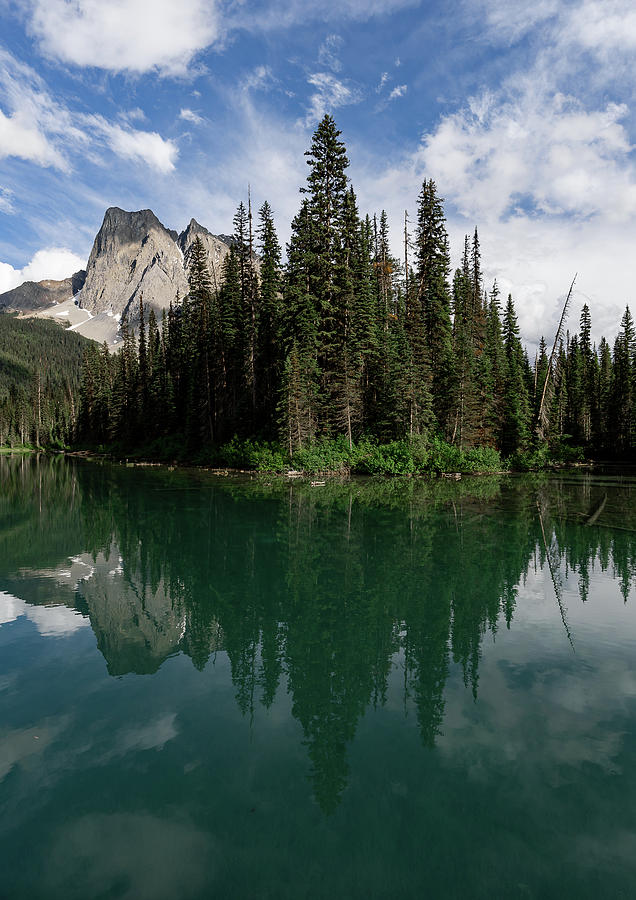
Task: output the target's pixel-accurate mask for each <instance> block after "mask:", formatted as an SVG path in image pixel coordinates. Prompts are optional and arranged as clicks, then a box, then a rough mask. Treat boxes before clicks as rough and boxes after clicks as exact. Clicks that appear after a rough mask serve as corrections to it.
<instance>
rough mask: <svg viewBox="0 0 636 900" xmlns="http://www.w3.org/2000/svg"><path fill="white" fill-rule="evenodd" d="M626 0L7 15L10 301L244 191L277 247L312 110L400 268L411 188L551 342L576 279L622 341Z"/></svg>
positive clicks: (77, 2) (43, 1)
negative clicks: (468, 238)
mask: <svg viewBox="0 0 636 900" xmlns="http://www.w3.org/2000/svg"><path fill="white" fill-rule="evenodd" d="M635 51H636V6H635V5H634V3H633V0H505V2H504V0H445V2H443V3H442V2H437V3H432V2H417V0H322V2H321V3H319V4H313V3H309V2H307V0H305V2H302V0H277V2H266V0H179V2H175V0H109V2H104V0H0V292H2V291H3V290H8V289H10V288H11V287H14V286H16V285H17V284H19V283H21V282H22V281H24V280H28V279H30V280H40V279H42V278H63V277H66V276H67V275H69V274H71V273H72V272H73V271H75V270H77V269H78V268H82V267H84V266H85V264H86V260H87V258H88V254H89V252H90V249H91V246H92V242H93V239H94V237H95V234H96V232H97V231H98V229H99V226H100V224H101V221H102V218H103V214H104V211H105V210H106V208H107V207H109V206H120V207H122V208H124V209H128V210H133V209H144V208H151V209H152V210H153V211H154V212H155V213H156V214H157V216H158V217H159V219H160V220H161V221H162V222H163V223H164V224H165V225H166V226H167V227H169V228H174V229H176V230H179V231H180V230H182V229H183V228H185V226H186V225H187V223H188V222H189V220H190V218H192V217H194V218H196V219H197V220H198V221H199V222H201V223H202V224H203V225H205V226H206V227H208V228H209V229H210V230H211V231H212V232H214V233H228V232H231V230H232V216H233V214H234V212H235V209H236V206H237V205H238V203H239V201H240V200H242V199H243V200H245V199H246V197H247V189H248V184H249V185H251V192H252V201H253V203H254V204H255V205H256V206H259V205H260V204H261V203H262V202H263V200H268V201H269V203H270V205H271V206H272V207H273V209H274V214H275V219H276V224H277V228H278V231H279V235H280V237H281V240H282V241H283V243H284V242H285V241H286V240H287V239H288V237H289V226H290V222H291V219H292V218H293V216H294V215H295V213H296V212H297V210H298V207H299V203H300V195H299V187H300V186H301V185H302V184H303V182H304V179H305V177H306V171H307V166H306V161H305V158H304V156H303V153H304V151H305V150H306V149H307V148H308V146H309V144H310V142H311V135H312V132H313V130H314V128H315V126H316V124H317V122H318V121H319V119H320V118H321V117H322V116H323V115H324V113H325V112H329V113H331V114H332V115H333V116H334V118H335V120H336V123H337V125H338V127H339V128H340V130H341V131H342V139H343V140H344V141H345V143H346V146H347V151H348V155H349V159H350V162H351V165H350V168H349V175H350V178H351V182H352V184H353V187H354V189H355V191H356V194H357V197H358V203H359V208H360V211H361V213H362V214H365V213H367V212H368V213H370V214H373V213H374V212H377V213H379V212H380V210H381V209H383V208H384V209H386V210H387V213H388V215H389V221H390V223H391V229H392V241H393V245H394V250H395V252H396V253H399V252H400V241H401V230H402V227H403V217H404V211H405V210H408V211H409V215H410V217H411V219H413V218H414V216H415V211H416V202H417V195H418V192H419V189H420V187H421V184H422V181H423V180H424V179H425V178H432V179H434V180H435V182H436V183H437V187H438V192H439V194H440V196H442V197H443V198H444V205H445V210H446V215H447V219H448V229H449V234H450V238H451V249H452V253H453V265H457V264H458V262H459V256H460V253H461V250H462V246H463V239H464V235H465V234H466V233H472V232H473V230H474V228H475V227H477V228H478V229H479V235H480V240H481V245H482V253H483V265H484V274H485V278H486V286H487V287H488V288H490V286H491V285H492V282H493V281H494V279H495V278H496V279H497V282H498V285H499V287H500V289H501V291H502V293H503V294H504V296H505V295H507V293H508V292H509V291H510V292H512V294H513V296H514V298H515V301H516V304H517V310H518V315H519V321H520V325H521V329H522V336H523V337H524V339H525V340H526V342H527V343H528V345H529V346H530V347H532V346H533V345H535V344H536V342H537V340H538V339H539V337H540V335H541V334H545V336H546V339H547V340H548V342H550V341H551V338H552V336H553V334H554V331H555V329H556V324H557V321H558V318H559V315H560V306H561V304H562V302H563V298H564V295H565V294H566V293H567V290H568V287H569V285H570V282H571V280H572V278H573V276H574V274H575V273H578V274H577V282H576V286H575V292H574V296H573V304H572V311H571V315H570V319H569V327H570V328H571V330H572V331H576V330H577V328H578V319H579V314H580V310H581V307H582V305H583V303H588V305H589V306H590V309H591V313H592V323H593V333H594V337H595V338H596V339H597V340H598V339H599V338H600V335H601V334H605V335H606V336H607V337H608V339H610V340H613V337H614V335H615V334H616V331H617V329H618V326H619V322H620V318H621V316H622V313H623V311H624V309H625V305H626V304H628V303H629V304H630V305H631V309H632V311H633V312H636V308H635V307H636V298H635V297H634V280H635V279H634V275H635V274H636V272H635V269H636V262H635V261H636V227H635V226H636V151H635V148H634V140H635V138H636V122H635V120H634V114H633V108H634V95H635V90H636V80H635V76H634V59H635Z"/></svg>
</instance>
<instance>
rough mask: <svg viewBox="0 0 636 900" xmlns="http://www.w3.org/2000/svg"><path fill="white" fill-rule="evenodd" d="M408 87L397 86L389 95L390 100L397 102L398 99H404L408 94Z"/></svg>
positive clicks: (403, 85)
mask: <svg viewBox="0 0 636 900" xmlns="http://www.w3.org/2000/svg"><path fill="white" fill-rule="evenodd" d="M406 91H407V86H406V85H405V84H398V85H396V86H395V87H394V88H393V90H392V91H391V93H390V94H389V100H395V99H396V98H397V97H403V96H404V95H405V94H406Z"/></svg>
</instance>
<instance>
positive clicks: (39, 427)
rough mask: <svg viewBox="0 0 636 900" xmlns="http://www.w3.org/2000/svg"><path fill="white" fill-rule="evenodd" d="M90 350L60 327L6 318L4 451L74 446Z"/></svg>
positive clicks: (0, 402)
mask: <svg viewBox="0 0 636 900" xmlns="http://www.w3.org/2000/svg"><path fill="white" fill-rule="evenodd" d="M88 346H90V342H89V341H88V340H87V339H86V338H83V337H81V336H80V335H79V334H75V332H72V331H66V330H64V329H62V328H60V326H59V325H57V324H56V323H55V322H45V321H42V320H40V319H16V318H14V317H13V316H10V315H0V446H3V445H4V446H9V447H12V446H16V445H31V446H34V447H37V446H48V447H64V446H66V445H67V444H68V442H69V440H70V439H71V438H72V436H73V431H74V428H75V423H76V419H77V398H78V395H79V385H80V374H81V368H82V359H83V356H84V351H85V349H86V348H87V347H88Z"/></svg>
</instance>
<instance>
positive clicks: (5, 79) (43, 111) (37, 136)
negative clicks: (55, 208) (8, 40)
mask: <svg viewBox="0 0 636 900" xmlns="http://www.w3.org/2000/svg"><path fill="white" fill-rule="evenodd" d="M0 102H2V105H3V106H4V109H5V110H8V115H7V113H6V112H4V111H3V110H2V109H0V158H2V157H6V156H16V157H18V158H20V159H26V160H30V161H31V162H35V163H37V164H38V165H41V166H45V167H48V166H52V167H54V168H57V169H59V170H61V171H63V172H68V171H70V164H69V162H68V159H67V155H66V152H65V147H64V145H65V144H66V143H74V144H76V145H77V146H79V147H81V146H82V145H83V144H85V142H86V138H85V136H84V134H83V133H82V131H81V130H80V129H79V128H77V127H76V126H75V124H74V123H73V120H72V117H71V115H70V113H69V111H68V110H67V109H65V108H64V107H63V106H61V105H60V104H59V103H58V102H57V101H56V100H55V99H54V98H53V97H52V96H51V95H50V94H49V92H48V91H47V89H46V85H45V83H44V81H43V80H42V79H41V78H40V76H39V75H38V74H37V73H36V72H35V71H34V70H33V69H31V68H30V66H27V65H25V64H24V63H21V62H20V61H19V60H17V59H16V58H15V57H14V56H12V55H11V54H10V53H8V52H7V51H6V50H3V49H2V48H0Z"/></svg>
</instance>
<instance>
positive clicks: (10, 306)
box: [0, 269, 86, 312]
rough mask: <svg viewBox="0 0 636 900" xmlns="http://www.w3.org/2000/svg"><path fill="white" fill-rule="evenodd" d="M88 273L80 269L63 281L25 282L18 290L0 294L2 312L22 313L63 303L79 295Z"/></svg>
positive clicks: (14, 289)
mask: <svg viewBox="0 0 636 900" xmlns="http://www.w3.org/2000/svg"><path fill="white" fill-rule="evenodd" d="M85 280H86V272H85V271H84V269H80V271H79V272H75V274H74V275H71V276H70V278H64V279H63V280H62V281H52V280H50V279H47V280H46V281H25V282H24V284H21V285H20V286H19V287H17V288H13V290H11V291H6V292H5V293H4V294H0V310H1V311H2V312H22V311H24V310H34V309H40V308H42V307H46V306H51V304H52V303H62V302H63V301H64V300H68V299H69V298H71V297H74V296H75V294H78V293H79V292H80V291H81V290H82V288H83V287H84V282H85Z"/></svg>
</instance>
